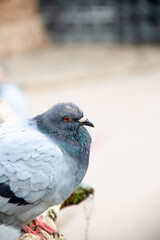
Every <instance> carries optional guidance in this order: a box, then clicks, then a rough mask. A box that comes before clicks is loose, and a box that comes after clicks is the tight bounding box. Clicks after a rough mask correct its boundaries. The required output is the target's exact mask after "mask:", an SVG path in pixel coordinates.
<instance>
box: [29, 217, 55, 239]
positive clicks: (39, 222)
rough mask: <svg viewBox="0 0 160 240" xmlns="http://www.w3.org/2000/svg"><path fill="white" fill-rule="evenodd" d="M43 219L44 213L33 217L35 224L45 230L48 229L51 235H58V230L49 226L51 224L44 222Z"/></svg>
mask: <svg viewBox="0 0 160 240" xmlns="http://www.w3.org/2000/svg"><path fill="white" fill-rule="evenodd" d="M42 219H43V216H42V215H41V216H40V217H39V218H35V219H33V222H34V224H35V226H36V227H40V228H42V229H43V230H44V231H46V232H47V233H49V234H50V235H56V234H57V232H56V231H55V230H54V229H53V228H52V227H51V226H49V224H47V223H45V222H42Z"/></svg>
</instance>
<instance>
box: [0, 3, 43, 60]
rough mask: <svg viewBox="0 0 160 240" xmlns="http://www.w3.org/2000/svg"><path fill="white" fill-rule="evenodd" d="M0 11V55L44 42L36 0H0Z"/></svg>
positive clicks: (33, 46)
mask: <svg viewBox="0 0 160 240" xmlns="http://www.w3.org/2000/svg"><path fill="white" fill-rule="evenodd" d="M0 12H1V14H0V56H4V55H6V54H10V53H15V52H19V51H25V50H28V49H32V48H37V47H41V46H43V45H44V44H45V43H46V41H47V37H46V34H45V30H44V28H43V23H42V20H41V17H40V16H39V15H38V11H37V0H7V1H6V0H0Z"/></svg>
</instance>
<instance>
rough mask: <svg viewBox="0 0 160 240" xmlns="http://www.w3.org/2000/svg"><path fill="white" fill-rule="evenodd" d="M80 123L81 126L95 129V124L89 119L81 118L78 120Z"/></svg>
mask: <svg viewBox="0 0 160 240" xmlns="http://www.w3.org/2000/svg"><path fill="white" fill-rule="evenodd" d="M78 122H79V123H80V124H81V125H86V126H89V127H94V125H93V123H91V122H90V121H89V120H88V119H87V118H84V117H83V118H80V119H79V120H78Z"/></svg>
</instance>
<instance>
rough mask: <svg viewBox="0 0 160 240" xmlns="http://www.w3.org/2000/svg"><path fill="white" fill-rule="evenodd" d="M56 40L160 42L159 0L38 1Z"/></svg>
mask: <svg viewBox="0 0 160 240" xmlns="http://www.w3.org/2000/svg"><path fill="white" fill-rule="evenodd" d="M39 6H40V12H41V14H42V16H43V19H44V23H45V25H46V28H47V29H48V31H49V33H50V36H51V38H52V39H53V41H100V42H124V43H125V42H132V43H159V42H160V0H141V1H140V0H108V1H104V0H92V1H84V0H75V1H74V0H68V1H64V0H59V1H58V0H39Z"/></svg>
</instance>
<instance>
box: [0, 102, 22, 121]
mask: <svg viewBox="0 0 160 240" xmlns="http://www.w3.org/2000/svg"><path fill="white" fill-rule="evenodd" d="M16 120H18V116H17V115H16V113H15V112H14V111H13V109H12V108H11V107H10V105H9V104H8V103H6V102H4V101H2V100H1V99H0V124H1V123H4V122H11V121H16Z"/></svg>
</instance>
